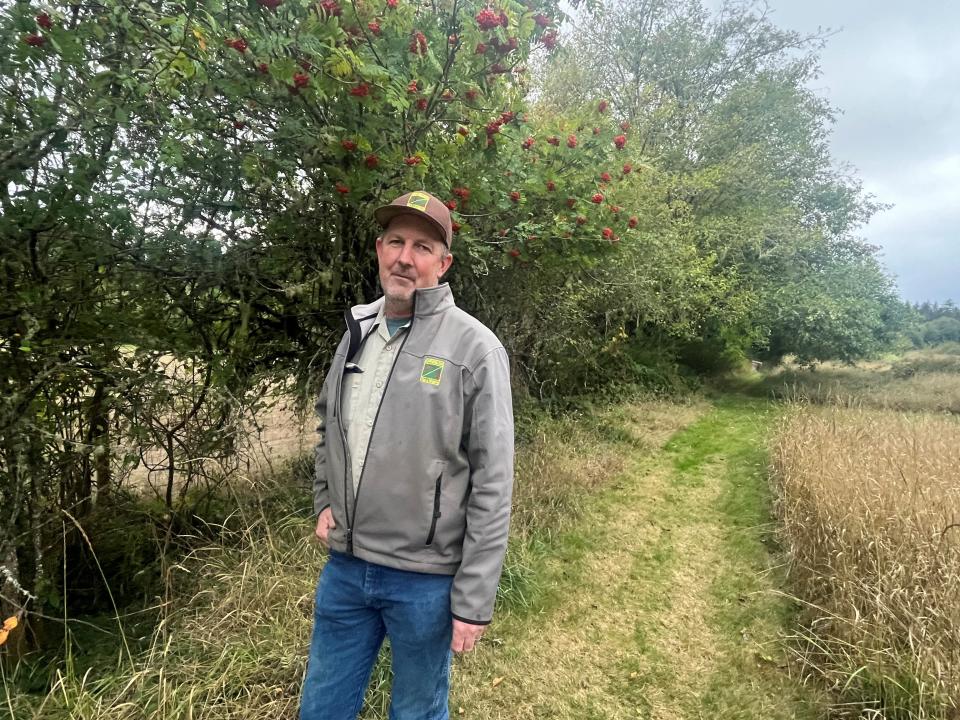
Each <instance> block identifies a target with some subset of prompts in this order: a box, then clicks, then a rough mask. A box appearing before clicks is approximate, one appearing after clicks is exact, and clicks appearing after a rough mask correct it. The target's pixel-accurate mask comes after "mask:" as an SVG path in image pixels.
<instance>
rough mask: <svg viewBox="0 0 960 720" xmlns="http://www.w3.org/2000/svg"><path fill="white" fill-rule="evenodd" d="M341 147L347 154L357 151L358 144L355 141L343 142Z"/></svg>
mask: <svg viewBox="0 0 960 720" xmlns="http://www.w3.org/2000/svg"><path fill="white" fill-rule="evenodd" d="M340 145H341V146H342V147H343V149H344V150H346V151H347V152H353V151H354V150H356V149H357V144H356V143H355V142H354V141H353V140H341V141H340Z"/></svg>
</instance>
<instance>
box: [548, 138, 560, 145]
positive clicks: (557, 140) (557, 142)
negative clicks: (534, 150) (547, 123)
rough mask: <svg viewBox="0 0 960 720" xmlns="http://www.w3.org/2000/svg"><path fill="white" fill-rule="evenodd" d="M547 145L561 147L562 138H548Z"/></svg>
mask: <svg viewBox="0 0 960 720" xmlns="http://www.w3.org/2000/svg"><path fill="white" fill-rule="evenodd" d="M547 145H553V146H555V147H556V146H559V145H560V138H558V137H557V136H556V135H551V136H550V137H548V138H547Z"/></svg>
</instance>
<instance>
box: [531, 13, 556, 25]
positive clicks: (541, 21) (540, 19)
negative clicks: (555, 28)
mask: <svg viewBox="0 0 960 720" xmlns="http://www.w3.org/2000/svg"><path fill="white" fill-rule="evenodd" d="M533 21H534V22H535V23H536V24H537V25H539V26H540V27H542V28H545V27H550V23H552V22H553V20H551V19H550V18H549V17H547V16H546V15H544V14H543V13H539V14H537V15H534V16H533Z"/></svg>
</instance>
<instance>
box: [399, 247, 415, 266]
mask: <svg viewBox="0 0 960 720" xmlns="http://www.w3.org/2000/svg"><path fill="white" fill-rule="evenodd" d="M397 261H398V262H400V263H401V264H403V265H413V245H412V244H410V243H404V244H403V248H402V249H401V250H400V255H399V256H398V257H397Z"/></svg>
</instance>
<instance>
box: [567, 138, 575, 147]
mask: <svg viewBox="0 0 960 720" xmlns="http://www.w3.org/2000/svg"><path fill="white" fill-rule="evenodd" d="M576 146H577V136H576V135H567V147H568V148H575V147H576Z"/></svg>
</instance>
